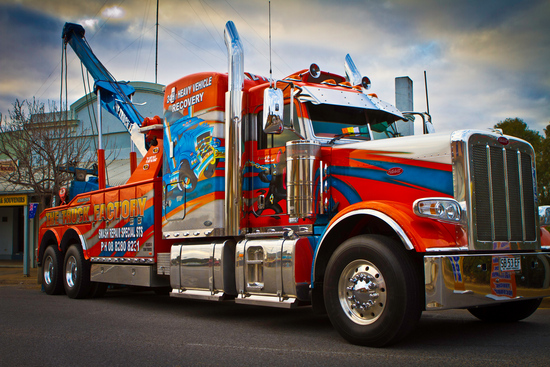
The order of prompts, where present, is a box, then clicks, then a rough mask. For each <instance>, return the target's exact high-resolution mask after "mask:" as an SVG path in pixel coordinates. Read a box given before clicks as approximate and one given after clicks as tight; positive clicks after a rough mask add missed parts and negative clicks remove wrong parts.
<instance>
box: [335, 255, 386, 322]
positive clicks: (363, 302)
mask: <svg viewBox="0 0 550 367" xmlns="http://www.w3.org/2000/svg"><path fill="white" fill-rule="evenodd" d="M338 297H339V299H340V305H341V306H342V309H343V310H344V312H345V313H346V315H347V316H348V317H349V318H350V319H351V320H352V321H353V322H355V323H357V324H360V325H367V324H370V323H373V322H375V321H376V320H377V319H378V318H379V317H380V315H381V314H382V312H383V311H384V309H385V308H386V283H385V281H384V277H383V276H382V273H381V272H380V270H378V268H377V267H376V266H374V264H372V263H371V262H370V261H367V260H355V261H352V262H351V263H349V264H348V266H346V267H345V269H344V270H343V271H342V274H341V275H340V280H339V283H338Z"/></svg>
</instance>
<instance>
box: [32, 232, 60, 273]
mask: <svg viewBox="0 0 550 367" xmlns="http://www.w3.org/2000/svg"><path fill="white" fill-rule="evenodd" d="M52 243H55V245H56V246H57V249H58V250H60V251H61V247H60V243H61V235H60V234H59V233H58V232H57V231H56V230H55V229H48V230H47V231H46V232H45V233H44V235H42V238H41V240H40V247H39V248H38V258H37V259H36V260H37V264H38V265H39V266H40V265H41V264H42V257H43V256H44V251H46V248H47V247H48V246H49V245H50V244H52Z"/></svg>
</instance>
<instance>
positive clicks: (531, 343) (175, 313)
mask: <svg viewBox="0 0 550 367" xmlns="http://www.w3.org/2000/svg"><path fill="white" fill-rule="evenodd" d="M98 365H109V366H113V365H134V366H136V365H139V366H142V365H144V366H159V365H162V366H260V365H261V366H337V365H338V366H340V365H342V366H367V365H368V366H395V365H407V366H435V365H437V366H441V365H445V366H548V365H550V309H548V308H541V309H539V310H537V312H535V314H534V315H532V316H531V317H529V318H528V319H526V320H525V321H522V322H518V323H514V324H486V323H483V322H480V321H477V319H475V318H474V317H473V316H471V315H470V314H469V313H468V312H467V311H464V310H451V311H440V312H425V313H424V314H423V316H422V319H421V321H420V324H419V326H418V328H417V329H416V331H415V332H414V333H413V334H412V335H410V336H409V337H408V339H407V340H405V341H404V342H401V343H400V344H398V345H396V346H393V347H390V348H384V349H374V348H366V347H359V346H354V345H351V344H348V343H347V342H346V341H345V340H343V339H342V338H341V337H340V336H339V335H338V334H337V333H336V331H335V330H334V329H333V328H332V326H331V324H330V322H329V321H328V319H327V318H326V317H325V316H319V315H315V314H314V313H313V312H312V311H311V309H309V308H304V309H295V310H281V309H272V308H263V307H252V306H245V305H236V304H233V303H223V304H217V303H211V302H200V301H191V300H184V299H175V298H170V297H168V296H157V295H155V294H154V293H152V292H130V291H126V290H124V291H109V292H107V295H106V296H105V297H104V298H101V299H91V300H71V299H69V298H67V297H66V296H48V295H46V294H44V293H42V292H40V291H39V290H36V289H22V288H17V287H0V366H98Z"/></svg>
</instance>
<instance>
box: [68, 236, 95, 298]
mask: <svg viewBox="0 0 550 367" xmlns="http://www.w3.org/2000/svg"><path fill="white" fill-rule="evenodd" d="M63 269H64V270H63V275H64V276H63V280H64V282H63V285H64V286H65V293H67V296H69V297H70V298H84V297H86V296H88V294H89V293H90V287H91V282H90V264H89V263H88V262H87V261H86V259H84V255H83V254H82V250H81V249H80V248H79V247H77V246H76V245H72V246H71V247H69V249H68V250H67V254H66V255H65V266H64V267H63Z"/></svg>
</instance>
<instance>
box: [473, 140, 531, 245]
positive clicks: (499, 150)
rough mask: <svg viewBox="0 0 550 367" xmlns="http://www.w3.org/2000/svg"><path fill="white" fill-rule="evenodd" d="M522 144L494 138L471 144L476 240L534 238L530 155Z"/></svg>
mask: <svg viewBox="0 0 550 367" xmlns="http://www.w3.org/2000/svg"><path fill="white" fill-rule="evenodd" d="M522 148H523V149H522V150H520V149H518V148H516V147H514V146H503V145H501V144H500V143H498V142H496V141H493V142H488V143H486V144H480V145H473V146H471V162H472V167H471V170H472V171H471V174H472V180H473V194H474V195H473V196H474V197H473V204H474V211H475V223H474V228H475V231H476V232H477V234H476V238H477V241H480V242H493V241H514V242H524V241H535V240H536V239H537V234H536V229H537V223H536V216H535V213H536V211H535V206H536V203H535V185H534V175H533V169H532V167H533V162H532V155H531V154H528V153H526V152H525V150H526V149H525V145H523V146H522Z"/></svg>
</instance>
